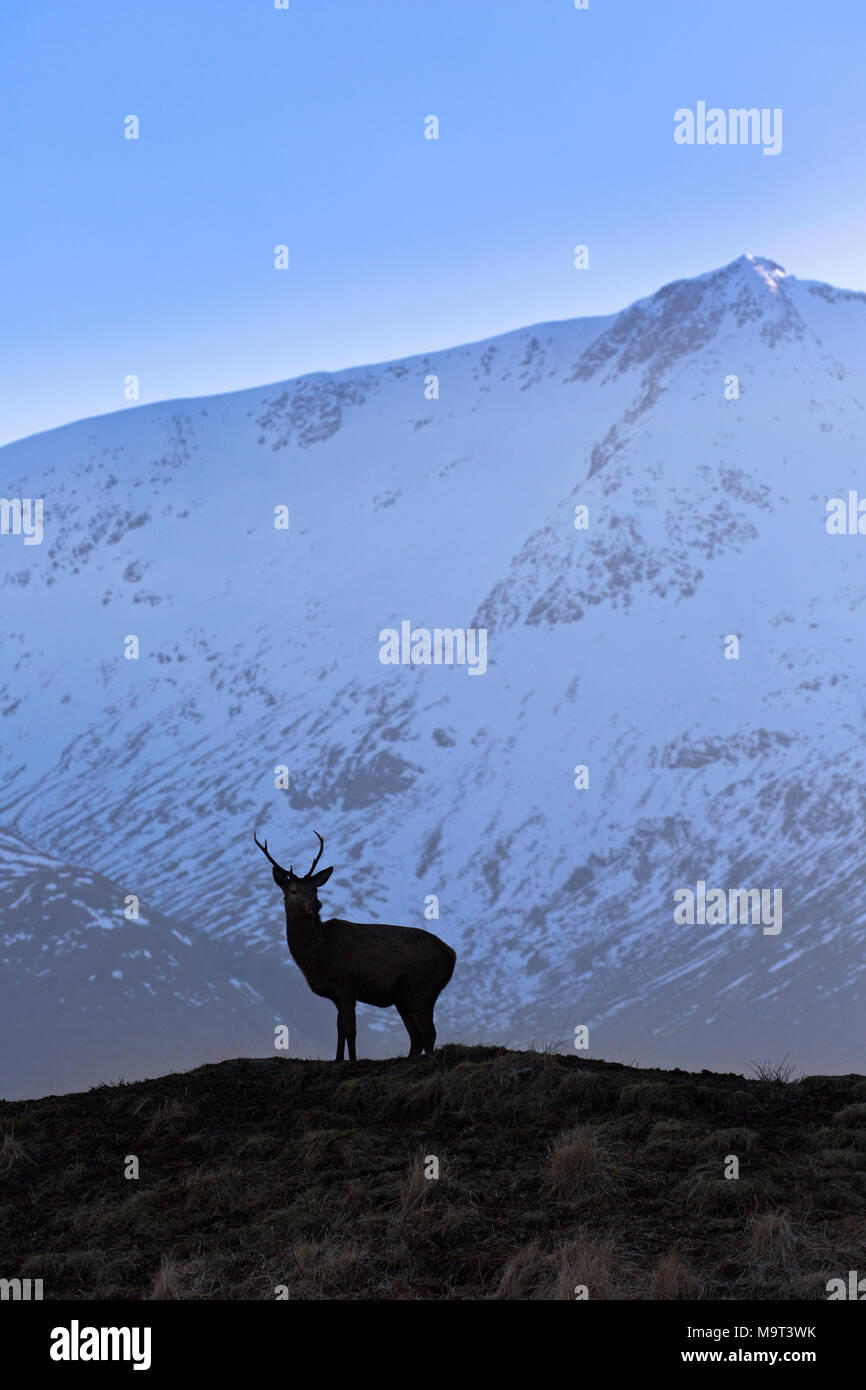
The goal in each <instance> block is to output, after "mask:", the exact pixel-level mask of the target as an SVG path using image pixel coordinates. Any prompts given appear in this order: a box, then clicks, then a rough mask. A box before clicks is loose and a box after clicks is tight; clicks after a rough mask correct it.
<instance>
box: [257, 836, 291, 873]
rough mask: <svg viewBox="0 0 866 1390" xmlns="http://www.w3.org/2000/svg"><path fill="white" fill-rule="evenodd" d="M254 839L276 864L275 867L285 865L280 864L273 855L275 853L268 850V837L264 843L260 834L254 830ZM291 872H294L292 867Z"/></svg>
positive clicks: (263, 852) (279, 867)
mask: <svg viewBox="0 0 866 1390" xmlns="http://www.w3.org/2000/svg"><path fill="white" fill-rule="evenodd" d="M253 839H254V840H255V842H256V844H257V845H258V847H259V849H260V850H261V852H262V854H264V855H265V856H266V857H267V858H268V859H270V861H271V863H272V864H273V865H274V868H276V869H281V868H282V867H283V866H282V864H278V863H277V861H276V859H275V858H274V856H273V855H272V854H271V853H270V851H269V850H268V841H267V838H266V839H265V843H264V844H262V843H261V841H260V839H259V837H258V835H257V834H256V832H255V831H253ZM291 872H292V871H291V869H289V873H291Z"/></svg>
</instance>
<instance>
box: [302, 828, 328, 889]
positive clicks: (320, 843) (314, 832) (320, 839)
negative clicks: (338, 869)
mask: <svg viewBox="0 0 866 1390" xmlns="http://www.w3.org/2000/svg"><path fill="white" fill-rule="evenodd" d="M313 834H314V835H315V837H316V839H317V840H318V842H319V853H318V854H317V855H316V857H315V859H314V860H313V862H312V864H311V865H310V867H309V869H308V870H307V873H306V875H305V876H306V877H307V878H312V876H313V870H314V869H315V867H316V865H317V864H318V862H319V860H320V859H321V857H322V850H323V849H324V848H325V842H324V840H323V839H322V837H321V835H320V834H319V832H318V830H314V831H313Z"/></svg>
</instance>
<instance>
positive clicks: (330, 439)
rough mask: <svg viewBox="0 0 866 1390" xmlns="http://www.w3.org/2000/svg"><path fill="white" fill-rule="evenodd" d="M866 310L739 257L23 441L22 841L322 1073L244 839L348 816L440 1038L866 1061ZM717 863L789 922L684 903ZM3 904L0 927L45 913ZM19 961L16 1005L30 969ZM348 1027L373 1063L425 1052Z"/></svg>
mask: <svg viewBox="0 0 866 1390" xmlns="http://www.w3.org/2000/svg"><path fill="white" fill-rule="evenodd" d="M864 330H866V295H863V294H859V293H852V292H849V291H843V290H837V289H834V288H832V287H830V286H827V285H824V284H820V283H814V282H807V281H800V280H797V279H796V278H795V277H793V276H790V275H786V273H785V272H784V271H783V270H782V269H781V268H780V267H779V266H777V265H776V264H775V263H774V262H772V261H769V260H765V259H762V258H759V257H751V256H743V257H740V258H739V259H738V260H736V261H734V262H732V264H730V265H728V266H726V267H724V268H723V269H721V270H717V271H713V272H710V273H708V274H706V275H702V276H699V277H697V278H696V279H692V280H684V281H678V282H676V283H674V284H672V285H667V286H665V287H664V288H663V289H661V290H659V291H658V293H657V294H655V295H653V296H651V297H649V298H648V299H645V300H641V301H639V302H638V303H636V304H634V305H632V306H631V307H630V308H627V309H625V310H624V311H623V312H622V313H619V314H616V315H611V316H609V317H606V318H595V319H581V320H576V321H570V322H562V323H550V324H542V325H538V326H536V327H534V328H529V329H524V330H520V331H517V332H513V333H509V334H506V335H504V336H502V337H499V338H494V339H490V340H488V341H485V342H481V343H475V344H471V345H468V346H464V347H459V348H454V349H452V350H449V351H444V352H437V353H431V354H430V355H429V356H427V357H418V358H411V359H407V360H405V361H401V362H395V363H389V364H385V365H380V366H375V367H365V368H358V369H354V370H350V371H344V372H340V373H336V374H333V375H331V374H326V373H317V374H313V375H310V376H307V377H302V378H300V379H298V380H296V381H292V382H287V383H284V384H282V385H278V386H268V387H263V388H259V389H256V390H251V391H243V392H238V393H235V394H232V395H227V396H220V397H211V398H206V399H204V400H196V401H174V402H168V403H164V404H160V405H153V406H142V407H138V408H132V409H129V410H128V411H124V412H119V413H118V414H115V415H111V416H106V417H102V418H99V419H95V420H85V421H82V422H80V423H77V424H74V425H69V426H66V427H64V428H62V429H57V430H53V431H51V432H49V433H47V434H43V435H39V436H34V437H32V438H30V439H25V440H22V441H20V442H18V443H15V444H12V445H8V446H6V447H5V448H4V449H2V450H0V487H2V491H3V496H4V497H7V498H16V497H20V498H27V497H34V498H35V497H44V499H45V502H44V528H45V530H44V539H43V542H42V544H41V545H29V546H28V545H25V544H24V538H23V537H22V536H16V535H4V536H0V566H2V569H0V575H2V579H0V584H2V597H3V618H4V622H3V642H2V660H3V669H2V677H0V715H2V721H0V731H2V741H0V744H2V746H0V825H3V826H5V827H6V828H7V831H8V832H9V833H10V834H14V835H16V836H19V837H21V838H22V839H23V840H25V841H27V842H28V843H30V844H38V845H40V846H42V847H44V848H45V849H46V850H49V851H50V853H51V854H52V855H54V856H57V857H58V858H59V859H60V860H62V861H64V862H68V863H72V864H79V865H81V864H84V865H87V866H88V871H89V872H90V873H92V874H94V875H95V874H99V875H103V876H106V877H107V878H108V879H110V880H112V882H113V883H114V884H118V885H121V884H122V885H123V891H124V892H131V893H136V894H138V895H140V896H141V898H142V900H143V901H146V902H147V903H148V905H149V906H150V907H151V910H153V909H154V908H158V909H159V911H160V912H161V913H163V914H165V917H166V920H170V926H169V928H168V929H169V930H170V929H171V926H174V927H175V928H176V930H178V931H180V932H182V933H183V934H184V935H185V936H188V937H190V938H191V939H192V940H194V941H196V942H199V941H203V942H204V943H205V944H204V946H203V947H202V949H203V951H204V950H205V949H206V948H207V947H209V946H211V945H214V944H216V945H218V946H219V947H220V949H222V950H227V951H231V952H232V953H233V955H234V957H237V956H238V954H240V956H241V959H242V961H243V969H241V967H237V968H236V970H235V973H236V975H237V976H238V977H239V978H243V979H244V980H247V981H250V982H252V984H253V986H254V988H255V989H256V990H258V991H259V992H260V993H261V995H262V1001H263V1003H262V1006H261V1007H262V1008H263V1009H264V1011H265V1012H266V1013H267V1018H268V1020H271V1018H272V1017H273V1016H279V1017H281V1018H282V1019H283V1020H284V1021H285V1022H287V1023H288V1024H289V1025H290V1027H291V1026H295V1027H296V1028H297V1029H298V1032H299V1036H301V1035H303V1037H304V1038H305V1039H306V1040H308V1041H309V1043H310V1045H311V1046H312V1047H314V1048H320V1049H321V1051H322V1052H323V1053H324V1054H325V1055H328V1054H330V1052H331V1050H332V1047H333V1043H334V1034H335V1022H334V1010H333V1007H332V1006H331V1005H330V1004H328V1003H327V1002H325V1001H320V1000H315V999H314V998H313V997H312V996H311V995H310V994H309V992H308V991H307V989H306V986H305V984H304V982H303V980H302V979H301V977H300V975H299V973H298V972H297V971H296V970H295V968H294V967H293V966H288V967H287V966H286V957H287V950H286V946H285V941H284V938H283V929H282V909H281V902H280V898H279V894H278V893H277V891H276V889H275V888H274V885H273V883H272V881H271V877H270V872H269V868H268V866H267V864H266V863H265V861H264V859H263V858H262V856H261V855H260V854H259V852H258V850H256V848H255V846H254V845H253V842H252V830H253V828H254V827H255V828H257V829H258V832H259V835H260V836H261V835H262V834H263V833H264V834H267V835H268V837H269V842H270V845H271V849H272V850H273V851H274V852H275V853H276V854H277V856H278V857H279V858H281V859H283V860H284V862H287V863H292V864H294V866H295V868H296V869H297V868H298V867H299V865H303V867H306V865H307V864H308V863H309V860H310V859H311V858H312V855H313V852H314V849H315V840H314V836H313V829H317V830H320V831H321V832H322V833H323V834H324V835H325V838H326V849H325V858H324V859H323V861H322V863H323V864H328V863H333V864H334V865H335V873H334V876H333V878H332V880H331V882H330V883H329V884H328V886H327V888H326V889H325V890H323V901H324V902H325V907H326V911H327V912H328V913H329V914H331V915H342V916H348V917H354V918H355V919H356V920H376V921H396V922H406V923H409V924H412V923H414V924H418V925H428V926H430V927H432V929H433V930H435V931H437V932H438V934H440V935H441V936H443V937H444V938H445V939H446V940H448V941H450V942H451V943H452V944H453V945H454V946H455V948H456V949H457V952H458V965H457V970H456V972H455V976H454V979H453V981H452V983H451V985H450V986H449V987H448V989H447V990H446V991H445V993H444V994H443V996H442V998H441V1000H440V1005H439V1009H438V1012H437V1023H438V1024H439V1027H440V1039H442V1040H445V1039H447V1038H448V1037H452V1038H454V1037H460V1038H463V1039H465V1040H467V1041H469V1040H472V1039H474V1038H478V1037H481V1038H496V1039H500V1040H510V1041H512V1042H514V1043H517V1042H521V1041H533V1040H534V1041H535V1042H536V1043H538V1044H542V1043H548V1042H551V1041H552V1040H554V1039H557V1038H563V1039H565V1040H566V1044H567V1043H568V1040H569V1039H570V1038H571V1037H572V1036H573V1031H574V1028H575V1026H577V1025H579V1024H584V1023H586V1024H589V1025H590V1051H591V1053H592V1054H595V1055H603V1056H606V1057H608V1058H621V1059H623V1060H628V1061H631V1060H632V1059H637V1060H638V1061H640V1062H641V1063H646V1064H654V1063H664V1064H668V1065H670V1064H675V1063H680V1064H682V1065H683V1066H688V1067H699V1066H711V1067H717V1068H718V1067H731V1068H736V1069H743V1068H744V1067H745V1066H746V1065H747V1063H748V1061H749V1059H750V1058H754V1057H757V1056H760V1057H761V1058H762V1059H766V1058H767V1057H768V1056H769V1057H771V1058H772V1059H775V1060H778V1059H779V1058H780V1057H781V1056H782V1055H783V1054H785V1053H789V1054H790V1056H791V1059H792V1060H794V1061H795V1062H796V1063H798V1064H799V1065H800V1066H801V1067H803V1068H804V1069H806V1070H810V1071H815V1070H820V1069H825V1070H841V1071H847V1070H851V1069H854V1068H857V1069H860V1068H862V1067H863V1065H864V1064H866V1025H863V1024H862V1023H861V1014H862V1010H863V1003H862V996H863V988H864V975H863V971H864V966H866V961H864V940H866V887H864V886H863V885H862V883H861V875H860V873H859V841H860V835H861V829H862V826H863V822H864V816H863V812H864V801H866V794H864V786H866V776H864V774H866V689H864V681H863V675H864V667H866V660H864V656H863V654H862V650H861V649H862V645H863V643H862V634H863V627H862V617H861V618H858V613H859V609H860V607H861V606H862V605H863V603H864V600H866V536H856V535H855V536H850V535H849V536H841V535H830V534H828V531H827V526H826V519H827V513H826V503H827V500H828V499H829V498H832V497H839V498H843V499H847V498H848V494H849V491H851V490H852V489H857V488H858V487H859V488H860V490H861V492H862V494H863V495H864V496H866V468H864V466H863V463H862V459H861V453H862V432H863V424H862V422H863V411H864V402H866V332H864ZM733 378H736V379H737V381H736V382H734V381H733V380H732V379H733ZM437 387H438V397H436V396H435V391H436V389H437ZM580 506H582V507H585V508H587V509H588V528H587V529H577V528H576V526H575V521H576V513H575V508H576V507H580ZM281 507H287V508H288V509H289V515H290V524H289V527H288V529H279V528H278V526H277V525H275V509H279V508H281ZM583 516H584V514H578V517H577V519H578V520H579V519H582V518H583ZM403 621H408V622H409V623H411V624H412V627H413V628H418V629H420V628H425V629H430V630H432V629H435V628H480V627H484V628H486V630H487V634H488V636H487V653H488V658H487V659H488V667H487V670H486V672H485V673H484V674H483V675H477V676H473V675H470V674H469V671H468V669H467V668H466V667H465V666H462V667H461V666H447V665H438V666H437V665H412V664H408V665H403V664H400V665H384V664H382V662H381V661H380V659H379V654H380V647H381V643H380V632H381V631H382V630H384V629H387V628H396V629H399V628H400V625H401V623H402V622H403ZM731 636H737V637H738V638H739V659H736V660H732V659H727V658H726V655H725V652H726V648H727V651H728V652H729V653H730V652H731V649H732V648H731V643H730V642H728V641H727V639H728V638H729V637H731ZM132 637H135V638H137V639H138V644H139V656H138V659H127V657H126V655H125V651H127V650H130V648H131V644H130V643H129V641H128V639H129V638H132ZM578 765H584V766H585V767H586V768H587V769H588V777H589V786H588V788H586V789H582V790H577V789H576V788H575V785H574V783H575V768H576V766H578ZM281 767H285V768H287V769H288V777H289V779H290V785H289V787H288V788H287V789H283V788H282V787H280V786H279V785H278V784H279V783H280V781H281V776H280V773H279V772H278V769H279V768H281ZM698 881H704V882H706V883H707V885H708V890H709V889H711V888H722V889H725V890H731V889H737V888H745V889H751V888H755V889H767V890H773V889H781V890H782V893H783V903H784V912H783V924H782V929H781V931H780V932H779V933H778V934H775V935H772V934H767V933H765V932H764V931H763V930H762V928H761V926H760V925H752V924H750V925H713V926H706V925H679V924H677V923H676V922H675V920H674V894H675V892H677V891H678V890H680V889H685V888H689V887H691V889H692V890H694V889H695V887H696V884H697V882H698ZM118 891H119V890H118ZM428 895H436V896H437V897H438V900H439V914H440V915H439V918H438V921H437V920H432V921H426V920H425V918H424V907H425V900H426V899H427V898H428ZM13 901H14V902H15V905H14V906H13V905H12V903H11V902H9V901H7V902H5V903H4V905H3V929H4V931H5V934H6V938H7V940H8V938H9V937H10V936H15V935H16V934H17V933H20V932H24V933H28V932H33V931H35V930H37V929H38V912H37V909H36V906H35V903H34V902H33V901H30V900H23V901H18V900H13ZM57 933H58V935H57V938H56V939H57V940H59V939H60V936H61V933H62V927H61V926H60V925H59V924H58V927H57ZM4 968H5V969H6V971H7V976H6V981H5V984H4V986H3V993H4V995H5V993H6V992H7V991H9V992H10V993H12V994H13V995H14V993H15V991H16V990H17V989H18V988H19V987H20V986H21V981H22V979H23V978H24V977H25V976H27V975H28V972H30V971H31V968H32V967H31V965H30V964H28V963H27V962H26V961H16V959H15V958H14V957H12V956H9V957H8V959H7V960H6V963H5V966H4ZM121 968H122V967H121ZM65 971H66V965H65V963H64V961H63V959H62V958H61V955H60V953H59V952H55V959H54V961H53V963H52V985H51V988H52V989H53V990H55V991H56V993H57V995H58V996H59V995H61V994H63V995H64V996H65V997H67V998H68V997H70V991H71V986H68V985H67V983H66V980H65ZM211 978H213V977H212V976H211ZM189 982H190V977H189V976H187V984H189ZM105 987H106V989H107V988H108V986H107V984H106V986H105ZM235 992H236V991H235ZM106 997H108V996H106ZM210 1013H211V1016H212V1020H213V1026H214V1029H215V1033H214V1038H215V1042H216V1044H217V1047H218V1039H219V1037H220V1028H221V1026H222V1022H223V1020H221V1019H219V1018H218V1017H217V1016H216V1015H217V1014H218V1010H211V1011H210ZM363 1014H364V1023H365V1027H366V1033H365V1035H364V1036H363V1038H362V1039H361V1040H360V1048H361V1049H363V1051H366V1053H367V1055H369V1054H370V1052H371V1050H373V1049H376V1050H384V1051H396V1050H402V1049H403V1046H404V1034H403V1030H402V1025H401V1024H400V1023H399V1020H398V1019H397V1017H396V1015H392V1014H390V1013H389V1014H385V1013H382V1012H379V1011H376V1010H364V1011H363ZM171 1019H172V1013H171V1005H170V1002H169V1001H168V999H166V1001H165V1003H164V1006H163V1008H161V1009H160V1010H159V1011H157V1013H156V1014H155V1016H154V1024H155V1026H156V1027H157V1028H158V1029H159V1031H160V1034H161V1035H166V1034H167V1033H168V1031H169V1030H170V1029H171V1027H172V1022H171ZM226 1026H228V1025H226ZM47 1028H48V1029H50V1023H49V1024H48V1025H47ZM49 1045H50V1035H49V1037H48V1040H47V1041H46V1046H49ZM230 1050H231V1048H230V1045H229V1044H227V1048H226V1051H225V1053H224V1054H223V1055H228V1052H229V1051H230ZM236 1050H237V1049H236ZM267 1050H268V1049H267V1046H263V1047H262V1049H261V1051H262V1054H263V1055H265V1054H266V1053H267ZM362 1055H363V1052H362ZM92 1056H93V1054H91V1057H92ZM100 1060H101V1059H100ZM183 1060H184V1062H185V1061H186V1060H187V1058H186V1057H184V1059H183ZM178 1065H180V1060H179V1061H178ZM116 1070H122V1068H113V1067H112V1064H111V1058H110V1049H109V1051H108V1052H107V1053H106V1060H105V1061H104V1062H103V1063H102V1065H101V1066H100V1065H98V1064H97V1063H96V1061H95V1060H94V1061H93V1073H94V1079H96V1080H98V1079H102V1078H103V1077H104V1076H105V1075H106V1074H107V1073H109V1072H113V1071H116ZM143 1070H144V1074H147V1069H146V1068H145V1069H143ZM123 1074H124V1075H127V1072H124V1073H123ZM75 1084H79V1083H78V1081H76V1083H75ZM0 1090H2V1087H0Z"/></svg>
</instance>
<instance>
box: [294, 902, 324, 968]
mask: <svg viewBox="0 0 866 1390" xmlns="http://www.w3.org/2000/svg"><path fill="white" fill-rule="evenodd" d="M321 925H322V922H321V918H320V917H319V914H318V912H316V913H309V912H292V911H291V909H290V908H288V907H287V908H286V941H287V942H288V947H289V950H290V951H291V953H292V955H293V956H295V958H296V959H299V958H304V959H310V958H312V957H315V956H317V955H318V954H319V952H320V949H321V939H320V937H319V930H320V928H321Z"/></svg>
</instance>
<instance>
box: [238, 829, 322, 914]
mask: <svg viewBox="0 0 866 1390" xmlns="http://www.w3.org/2000/svg"><path fill="white" fill-rule="evenodd" d="M313 834H314V835H315V837H316V839H317V840H318V842H319V852H318V854H317V855H316V857H315V859H314V860H313V862H312V864H311V865H310V867H309V869H308V870H307V872H306V873H305V874H304V876H303V878H302V877H301V876H300V875H299V874H296V873H294V872H293V870H292V867H291V865H289V868H288V869H284V868H283V866H282V865H281V864H278V863H277V861H276V859H274V857H273V855H272V854H271V853H270V851H269V850H268V842H267V840H265V843H264V844H262V843H261V841H260V840H259V838H258V836H257V835H256V833H255V831H253V839H254V840H255V842H256V844H257V845H258V847H259V849H260V850H261V851H262V854H264V855H265V857H266V858H267V859H268V860H269V861H270V863H271V864H272V865H273V868H272V873H273V875H274V883H275V884H276V885H277V887H278V888H279V889H280V891H281V892H282V895H283V897H284V898H285V902H286V913H287V915H288V914H290V915H291V916H292V917H313V918H315V917H318V915H319V913H320V911H321V909H322V904H321V903H320V902H319V895H318V891H317V890H318V889H319V888H321V886H322V884H323V883H327V882H328V879H329V878H330V877H331V874H332V873H333V872H334V869H333V866H332V867H331V868H330V869H320V870H319V872H318V873H317V874H314V873H313V870H314V869H315V867H316V865H317V864H318V862H319V860H320V859H321V857H322V851H323V849H324V848H325V842H324V840H323V839H322V837H321V835H320V834H319V832H318V830H314V831H313Z"/></svg>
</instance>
